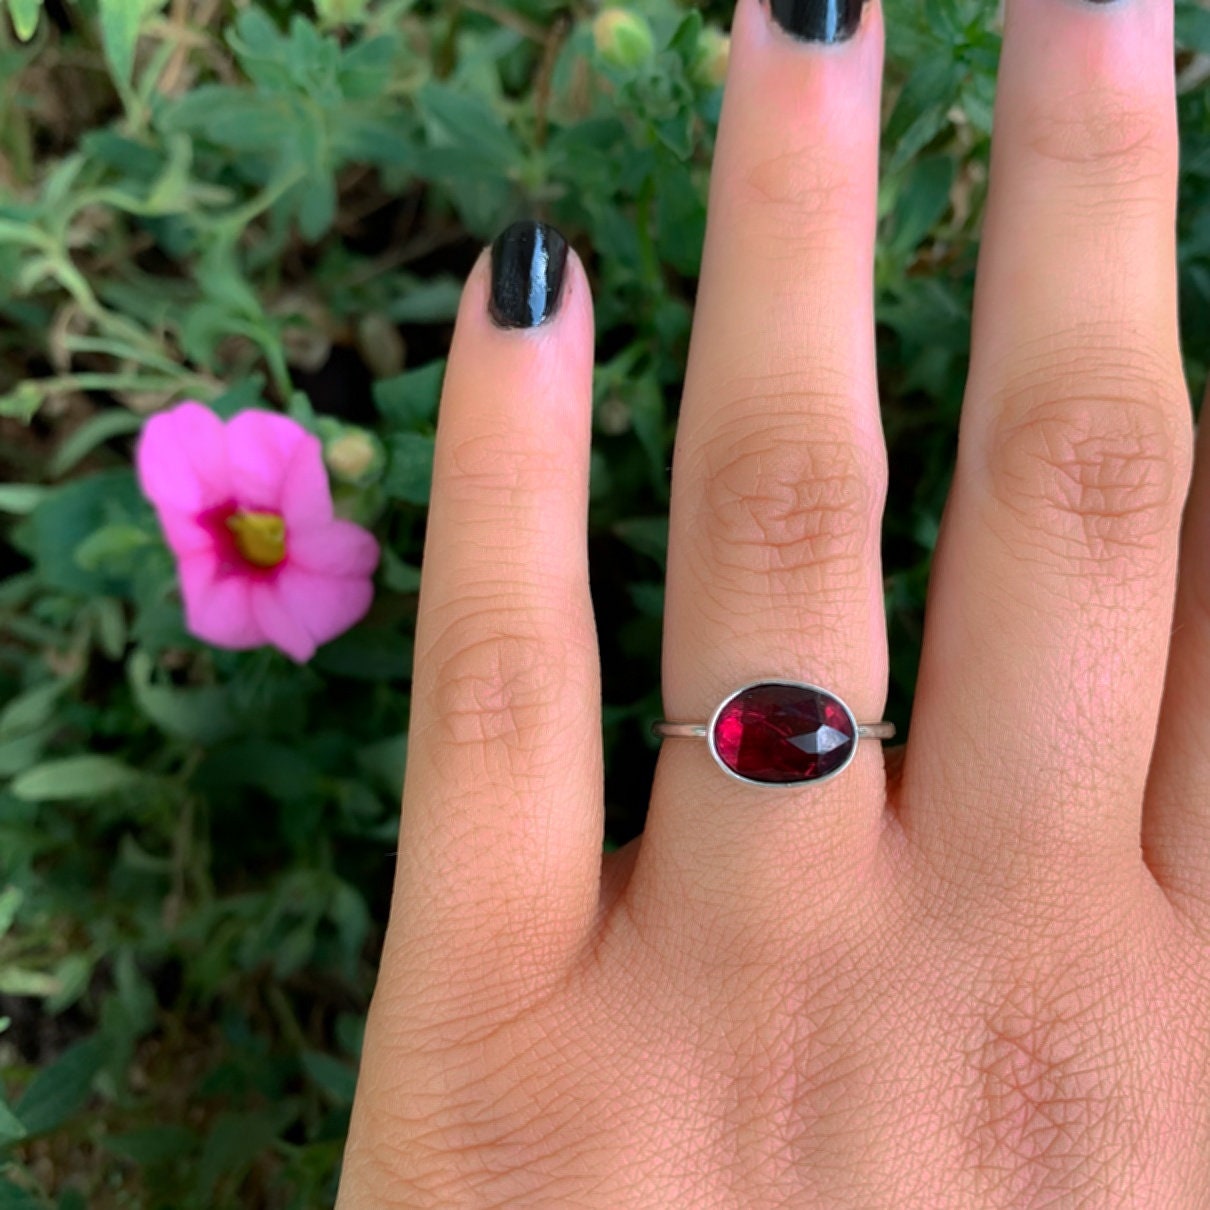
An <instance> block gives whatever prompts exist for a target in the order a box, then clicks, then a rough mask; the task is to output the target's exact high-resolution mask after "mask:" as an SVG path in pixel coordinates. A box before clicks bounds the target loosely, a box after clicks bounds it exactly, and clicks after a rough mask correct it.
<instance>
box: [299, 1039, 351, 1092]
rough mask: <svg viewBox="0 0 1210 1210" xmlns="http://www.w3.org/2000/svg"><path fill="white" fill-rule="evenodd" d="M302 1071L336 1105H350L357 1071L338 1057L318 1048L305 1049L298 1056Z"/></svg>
mask: <svg viewBox="0 0 1210 1210" xmlns="http://www.w3.org/2000/svg"><path fill="white" fill-rule="evenodd" d="M300 1058H301V1061H302V1067H303V1071H305V1072H306V1073H307V1075H308V1076H310V1077H311V1079H312V1080H313V1081H314V1082H315V1084H316V1086H317V1087H319V1088H320V1089H321V1090H322V1091H323V1092H325V1093H327V1094H328V1096H329V1097H330V1098H331V1099H332V1100H333V1101H334V1102H335V1103H336V1104H337V1105H351V1104H352V1103H353V1090H354V1089H355V1088H356V1087H357V1072H356V1071H355V1070H354V1069H353V1068H352V1067H351V1066H350V1065H349V1064H348V1063H344V1062H342V1061H341V1060H340V1059H336V1058H333V1057H332V1056H331V1055H325V1054H323V1053H322V1052H321V1051H318V1050H305V1051H303V1053H302V1055H301V1056H300Z"/></svg>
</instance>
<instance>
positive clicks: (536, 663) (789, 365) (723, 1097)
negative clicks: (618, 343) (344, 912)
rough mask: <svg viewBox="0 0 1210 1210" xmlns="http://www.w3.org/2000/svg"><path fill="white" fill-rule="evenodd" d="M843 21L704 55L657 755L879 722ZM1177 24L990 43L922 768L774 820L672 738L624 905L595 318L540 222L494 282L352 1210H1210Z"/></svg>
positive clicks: (1112, 21)
mask: <svg viewBox="0 0 1210 1210" xmlns="http://www.w3.org/2000/svg"><path fill="white" fill-rule="evenodd" d="M775 8H776V9H777V12H778V13H779V14H780V15H781V20H782V22H783V23H788V24H790V25H792V26H795V27H797V28H798V30H799V32H800V33H801V34H810V33H814V34H815V35H817V36H818V35H827V33H828V30H829V29H830V28H831V27H830V26H828V25H827V24H826V22H825V23H824V24H822V25H821V24H820V16H819V13H818V12H815V11H814V10H813V9H812V5H811V4H810V3H808V2H807V0H802V2H800V3H797V4H796V3H795V2H794V0H775ZM857 17H858V14H857V13H856V11H851V12H848V14H847V15H846V11H845V7H844V0H841V9H840V11H839V19H840V26H839V30H838V36H837V37H836V38H834V40H833V44H831V45H822V44H821V43H820V41H819V40H818V38H817V40H816V41H810V40H809V39H802V38H800V39H795V38H793V37H791V36H789V35H788V34H787V32H786V31H785V30H784V29H782V28H780V27H779V26H778V24H777V23H776V20H775V19H772V18H771V17H770V14H769V12H768V10H767V9H764V8H762V7H761V6H760V5H759V4H758V3H757V0H740V3H739V5H738V9H737V12H736V14H735V22H734V29H733V44H732V55H731V64H730V69H729V79H728V83H727V90H726V102H725V111H724V114H723V119H722V127H721V130H720V135H719V140H718V146H717V153H716V162H715V166H714V173H713V179H712V183H711V194H710V222H709V231H708V235H707V239H706V247H705V255H704V264H703V271H702V279H701V287H700V293H699V300H698V306H697V313H696V318H695V328H694V334H693V341H692V348H691V353H690V361H689V366H688V370H687V379H686V384H685V394H684V402H683V406H682V411H681V417H680V423H679V431H678V436H677V447H676V453H675V470H674V475H673V495H672V508H671V541H670V551H669V564H668V585H667V615H666V635H665V637H666V642H665V646H664V663H663V689H664V704H665V707H666V717H667V718H668V719H672V720H686V721H695V720H696V721H704V720H706V719H709V718H710V716H711V713H712V711H713V710H714V708H715V706H716V705H717V704H718V703H719V702H721V701H722V700H723V698H724V697H726V696H727V695H728V694H729V693H730V692H732V691H733V690H734V689H736V688H738V687H739V686H740V685H742V684H744V683H746V682H748V681H751V680H754V679H757V678H759V677H761V676H776V677H782V678H788V679H795V680H803V681H809V682H811V683H813V684H817V685H822V686H825V687H827V688H829V689H831V690H832V691H834V692H835V693H837V694H838V695H839V696H840V697H841V698H842V699H843V700H844V701H845V702H847V703H848V705H849V706H851V707H852V709H853V713H854V714H855V715H856V717H857V719H858V720H859V721H861V722H870V721H875V720H878V719H880V718H881V717H882V708H883V705H884V700H885V692H886V684H887V650H886V641H885V626H884V613H883V602H882V583H881V576H880V568H879V524H880V515H881V511H882V504H883V499H884V491H885V483H886V453H885V448H884V445H883V442H882V439H881V433H880V426H879V412H878V399H877V394H876V385H875V367H874V342H873V334H874V324H873V315H872V296H871V281H872V253H873V239H874V227H875V194H876V170H877V143H878V127H879V121H878V117H879V95H878V94H879V81H880V75H881V67H882V62H881V60H882V48H883V27H882V21H881V15H880V12H879V9H878V7H877V3H876V0H870V3H869V4H868V5H867V8H866V10H865V12H864V13H863V14H860V22H859V24H857V27H856V28H855V29H852V30H850V28H849V26H850V25H852V24H854V23H855V22H856V19H857ZM1172 20H1173V13H1172V6H1171V4H1168V3H1165V0H1116V2H1115V3H1110V4H1093V3H1090V2H1088V0H1008V12H1007V23H1008V24H1007V29H1006V33H1005V40H1004V54H1003V61H1002V65H1001V73H1000V81H999V96H998V100H997V108H996V115H995V150H994V156H993V162H992V172H991V196H990V201H989V204H988V208H987V213H986V225H985V234H984V242H983V246H982V255H981V260H980V264H979V279H978V290H977V297H976V312H975V328H974V348H973V357H972V364H971V370H970V378H969V384H968V390H967V394H966V401H965V407H964V411H963V415H962V420H961V429H960V447H959V453H958V460H957V467H956V472H955V477H954V484H953V490H952V493H951V498H950V500H949V503H948V507H947V509H946V513H945V518H944V525H943V529H942V533H941V537H940V543H939V546H938V549H937V554H936V559H935V563H934V573H933V577H932V583H931V588H930V595H929V600H928V622H927V629H926V634H925V639H924V654H923V659H922V666H921V670H920V678H919V686H918V691H917V697H916V701H915V704H914V714H913V719H912V734H911V742H910V744H908V745H907V747H906V748H899V749H890V750H887V751H886V752H885V753H884V751H883V748H882V746H881V745H880V744H879V743H878V742H877V741H876V740H866V741H863V742H861V743H860V744H859V745H858V748H857V753H856V756H855V758H854V760H853V763H852V764H851V765H850V766H849V767H848V768H847V769H845V770H844V771H843V772H842V773H841V774H839V775H838V776H836V777H834V778H832V779H830V780H828V781H826V782H821V783H819V784H818V785H812V784H807V785H802V786H798V787H794V788H785V787H781V788H770V787H761V786H753V785H748V784H745V783H743V782H740V781H737V780H735V779H734V778H730V777H728V776H727V775H726V774H724V773H723V772H722V771H721V770H720V769H719V767H718V766H717V765H716V764H715V763H714V761H713V760H712V758H711V755H710V752H709V749H708V747H707V745H706V744H705V743H704V742H702V741H700V740H697V741H694V740H689V739H666V740H665V741H664V743H663V750H662V752H661V755H660V760H659V765H658V769H657V773H656V778H655V785H654V789H653V794H652V800H651V807H650V813H649V816H648V826H647V830H646V832H645V833H644V835H643V836H642V837H640V838H639V839H638V840H637V841H635V842H634V843H632V844H630V845H628V846H627V847H626V848H625V849H623V850H622V851H621V852H619V853H616V854H612V855H610V856H608V857H607V858H606V859H605V861H604V865H603V868H602V865H601V856H600V847H601V836H602V831H603V808H602V798H603V793H602V759H601V748H600V738H599V737H600V689H599V672H598V657H597V648H596V642H595V632H594V626H593V618H592V612H591V605H590V600H589V592H588V569H587V561H586V553H585V548H586V542H585V515H586V509H587V485H588V454H589V429H590V409H591V396H590V382H591V376H592V363H593V349H592V334H593V324H592V311H591V299H590V296H589V288H588V284H587V281H586V279H585V276H584V271H583V268H582V266H581V264H580V262H579V261H578V259H577V258H576V256H575V255H574V254H569V255H567V256H566V260H565V264H563V265H562V269H560V265H561V263H562V262H561V256H560V252H561V251H562V245H561V241H560V239H559V237H558V235H557V233H554V232H551V231H546V230H543V229H539V230H538V231H537V232H536V233H535V229H534V228H533V227H532V225H529V226H526V227H524V228H520V229H512V230H511V231H510V232H509V233H508V236H507V237H506V238H504V239H502V240H501V241H499V242H498V244H497V247H496V268H495V275H494V278H495V281H494V295H493V293H492V291H493V284H492V281H491V277H492V275H491V270H490V266H489V261H488V258H487V257H486V256H484V257H483V258H481V259H480V261H479V263H478V264H477V265H476V267H475V269H474V271H473V272H472V274H471V277H470V280H469V281H468V283H467V287H466V290H465V294H464V297H463V299H462V305H461V309H460V312H459V316H458V323H457V329H456V334H455V337H454V343H453V349H452V352H451V356H450V360H449V366H448V374H447V379H446V384H445V391H444V396H443V399H442V403H441V413H440V429H439V434H438V439H437V455H436V466H435V471H434V492H433V504H432V511H431V515H430V519H429V527H428V537H427V555H426V559H425V564H424V583H423V588H422V591H421V601H420V617H419V622H418V629H417V643H416V662H415V681H414V697H413V715H412V719H411V730H410V748H409V762H408V769H407V779H406V786H405V791H404V798H403V826H402V834H401V837H400V848H399V866H398V877H397V883H396V890H395V898H394V906H393V909H392V916H391V922H390V928H389V931H388V935H387V938H386V945H385V950H384V953H383V956H382V968H381V977H380V980H379V984H378V988H377V991H376V994H375V998H374V1003H373V1007H372V1011H371V1014H370V1020H369V1026H368V1029H367V1033H366V1039H365V1050H364V1054H363V1059H362V1070H361V1077H360V1083H359V1087H358V1092H357V1098H356V1103H355V1105H354V1112H353V1120H352V1125H351V1130H350V1136H349V1143H348V1149H347V1155H346V1161H345V1167H344V1179H343V1185H342V1188H341V1194H340V1201H339V1205H340V1207H341V1210H363V1208H369V1207H374V1208H375V1210H382V1208H384V1207H408V1208H409V1210H412V1208H420V1207H443V1208H454V1207H527V1208H528V1207H552V1208H553V1207H559V1208H561V1210H567V1208H570V1207H577V1208H588V1207H601V1208H608V1210H628V1208H632V1207H633V1208H636V1210H637V1208H642V1210H665V1208H668V1210H682V1208H686V1210H697V1208H699V1207H700V1208H702V1210H706V1208H710V1210H713V1208H716V1207H717V1208H719V1210H722V1208H731V1207H735V1208H737V1210H763V1208H766V1207H767V1208H770V1210H772V1208H773V1207H794V1208H804V1210H805V1208H815V1207H829V1208H839V1207H853V1208H855V1210H856V1208H859V1210H883V1208H886V1210H891V1208H894V1210H915V1208H919V1210H950V1208H953V1210H972V1208H978V1210H982V1208H984V1207H1012V1208H1014V1210H1017V1208H1021V1210H1024V1208H1025V1207H1043V1206H1046V1207H1069V1208H1072V1210H1075V1208H1082V1210H1083V1208H1087V1210H1094V1208H1095V1210H1106V1208H1109V1207H1134V1208H1138V1210H1205V1208H1206V1207H1207V1206H1210V438H1208V437H1207V436H1206V435H1205V433H1204V432H1203V434H1202V437H1201V441H1200V444H1201V457H1200V460H1199V461H1198V463H1197V472H1196V477H1195V479H1194V482H1193V488H1192V492H1191V494H1189V503H1188V509H1187V512H1186V517H1185V524H1184V528H1183V534H1182V527H1181V517H1182V507H1183V506H1184V504H1185V501H1186V496H1187V493H1188V489H1189V485H1190V481H1191V469H1192V467H1193V466H1194V460H1193V446H1194V440H1193V431H1192V424H1191V409H1190V406H1189V399H1188V396H1187V392H1186V388H1185V384H1184V380H1183V376H1182V369H1181V362H1180V355H1179V349H1178V339H1177V325H1176V270H1175V249H1174V222H1173V219H1174V209H1175V198H1176V177H1177V131H1176V128H1175V107H1174V96H1173V94H1174V85H1173V33H1172ZM849 33H851V36H848V37H845V36H839V35H845V34H849ZM535 240H537V241H538V248H539V251H541V250H542V249H543V248H544V249H545V251H546V253H547V254H548V255H547V259H546V261H543V260H542V257H541V256H538V257H535V256H534V248H535ZM489 297H492V298H493V304H492V309H493V310H494V312H495V314H496V317H497V320H496V321H493V319H492V318H491V314H490V312H489ZM539 320H541V321H542V322H540V323H539V322H537V321H539ZM500 321H502V322H503V323H505V324H512V325H514V326H512V327H506V326H500ZM518 325H519V326H518ZM1205 427H1206V426H1203V429H1204V428H1205ZM1182 543H1183V545H1182ZM1178 562H1179V567H1180V572H1181V575H1180V578H1179V586H1178V580H1177V570H1178Z"/></svg>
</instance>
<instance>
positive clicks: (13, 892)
mask: <svg viewBox="0 0 1210 1210" xmlns="http://www.w3.org/2000/svg"><path fill="white" fill-rule="evenodd" d="M24 898H25V892H24V891H22V890H21V888H20V887H17V886H6V887H5V888H4V890H3V891H0V937H3V936H4V934H5V933H7V932H8V930H9V929H10V928H12V927H13V921H14V920H16V918H17V910H18V909H19V908H20V906H21V901H22V900H23V899H24Z"/></svg>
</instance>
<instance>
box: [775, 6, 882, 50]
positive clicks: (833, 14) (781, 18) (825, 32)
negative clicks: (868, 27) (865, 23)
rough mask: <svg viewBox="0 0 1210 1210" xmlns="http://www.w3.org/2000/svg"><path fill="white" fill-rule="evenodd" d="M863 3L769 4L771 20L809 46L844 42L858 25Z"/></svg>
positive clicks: (854, 31)
mask: <svg viewBox="0 0 1210 1210" xmlns="http://www.w3.org/2000/svg"><path fill="white" fill-rule="evenodd" d="M861 6H862V0H769V11H770V12H771V13H772V14H773V20H774V21H776V22H777V24H778V25H780V26H781V27H782V29H784V30H785V31H786V32H787V33H788V34H793V35H794V37H796V38H803V39H805V40H807V41H809V42H843V41H845V39H846V38H851V37H852V36H853V34H854V33H856V31H857V27H858V25H860V24H861Z"/></svg>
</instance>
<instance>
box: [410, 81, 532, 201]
mask: <svg viewBox="0 0 1210 1210" xmlns="http://www.w3.org/2000/svg"><path fill="white" fill-rule="evenodd" d="M416 104H417V106H418V107H419V109H420V112H421V114H422V115H423V116H424V118H425V125H426V126H427V128H428V131H429V138H430V141H431V142H432V144H433V146H432V147H431V148H430V149H429V152H428V154H427V156H425V157H423V158H424V159H427V160H428V161H429V162H430V163H431V164H432V166H433V167H435V168H437V169H438V172H439V175H445V176H455V177H467V176H471V177H476V176H502V175H504V174H506V173H507V172H508V171H509V169H511V168H513V167H515V166H516V165H518V164H519V163H520V162H521V159H522V153H521V148H520V146H519V144H518V143H517V141H516V139H514V138H513V134H512V131H510V130H509V129H508V127H507V126H506V125H505V124H504V122H503V121H502V120H501V118H500V116H499V115H498V114H497V113H496V111H495V110H494V109H493V108H492V107H491V106H490V105H489V104H488V103H487V101H486V100H484V98H483V97H480V96H477V95H476V94H474V93H468V92H466V91H464V90H462V89H459V88H456V87H454V86H453V85H451V84H441V83H438V82H437V81H436V80H428V81H426V82H425V83H424V85H423V86H422V87H421V88H420V90H419V91H418V92H417V93H416ZM441 149H449V150H450V151H452V152H453V154H452V155H444V156H441V155H438V156H435V155H434V154H433V152H434V151H437V150H441Z"/></svg>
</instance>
